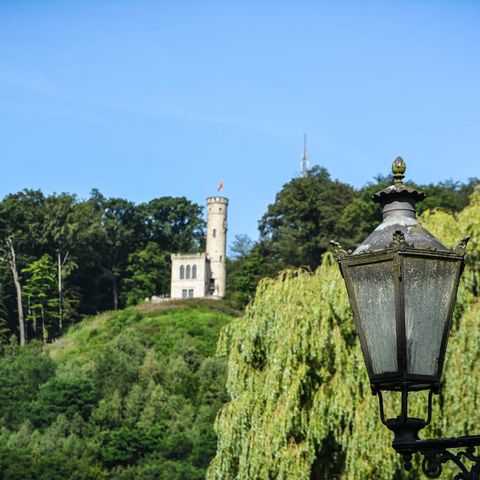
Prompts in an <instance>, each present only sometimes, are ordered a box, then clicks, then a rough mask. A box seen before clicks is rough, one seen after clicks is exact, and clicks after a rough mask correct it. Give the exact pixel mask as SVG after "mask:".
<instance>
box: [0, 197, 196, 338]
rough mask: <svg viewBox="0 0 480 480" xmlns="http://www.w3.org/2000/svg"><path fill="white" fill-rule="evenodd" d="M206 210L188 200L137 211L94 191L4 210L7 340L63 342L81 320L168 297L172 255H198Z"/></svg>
mask: <svg viewBox="0 0 480 480" xmlns="http://www.w3.org/2000/svg"><path fill="white" fill-rule="evenodd" d="M201 214H202V208H201V207H200V206H198V205H196V204H194V203H192V202H190V201H189V200H187V199H186V198H183V197H182V198H172V197H162V198H157V199H153V200H151V201H149V202H147V203H142V204H139V205H135V204H134V203H132V202H129V201H128V200H125V199H122V198H105V197H104V196H103V195H101V194H100V192H98V191H97V190H93V191H92V193H91V196H90V198H88V199H87V200H79V199H77V198H76V196H75V195H70V194H67V193H62V194H60V195H49V196H45V195H44V194H43V193H42V192H40V191H36V190H24V191H22V192H19V193H15V194H11V195H7V196H6V197H5V198H4V199H3V200H2V201H1V202H0V334H3V338H4V339H5V338H6V337H8V336H9V334H10V333H11V332H15V333H16V334H17V335H18V336H19V338H20V343H22V344H23V343H25V341H26V340H28V339H32V338H40V339H43V340H44V341H47V340H48V339H52V338H55V337H56V336H58V335H59V334H60V333H61V332H62V330H63V328H64V327H65V326H66V325H68V324H69V323H72V322H74V321H76V320H78V319H79V318H80V317H81V315H85V314H94V313H97V312H101V311H104V310H107V309H117V308H119V307H122V306H124V305H125V304H135V303H137V302H138V301H139V300H142V299H143V298H145V297H146V296H151V295H154V294H155V295H161V294H166V293H169V288H170V253H171V252H177V251H185V252H188V251H192V252H195V251H198V250H199V249H201V248H202V246H203V245H202V244H203V240H204V221H203V219H202V216H201Z"/></svg>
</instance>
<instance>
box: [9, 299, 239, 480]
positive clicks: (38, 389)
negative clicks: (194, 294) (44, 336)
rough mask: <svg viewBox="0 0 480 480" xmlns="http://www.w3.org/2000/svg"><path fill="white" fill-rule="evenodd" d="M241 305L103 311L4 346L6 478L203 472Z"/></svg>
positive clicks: (161, 479)
mask: <svg viewBox="0 0 480 480" xmlns="http://www.w3.org/2000/svg"><path fill="white" fill-rule="evenodd" d="M234 314H235V312H234V311H232V310H231V309H229V308H228V307H226V306H224V305H223V304H222V303H221V302H215V301H206V300H204V301H195V300H193V301H186V302H180V303H174V302H170V303H168V304H161V305H145V306H143V307H137V308H130V309H126V310H123V311H118V312H115V313H113V312H112V313H109V314H102V315H99V316H97V317H93V318H91V319H88V320H85V321H83V322H81V323H80V324H78V325H76V326H75V327H71V328H70V329H69V331H68V332H67V334H65V335H64V336H62V337H61V338H60V339H59V340H58V341H57V342H55V343H52V344H50V345H48V347H47V348H46V349H45V348H42V346H41V344H40V343H36V342H30V343H29V344H27V345H25V346H24V347H19V346H17V343H16V342H15V341H13V343H11V344H7V345H5V346H4V347H3V351H2V355H1V356H0V478H2V480H59V479H69V480H90V479H91V480H98V479H105V480H107V479H112V480H113V479H115V480H143V479H145V480H150V479H151V480H175V479H177V480H186V479H190V480H195V479H197V480H200V479H203V478H204V477H205V470H206V467H207V465H208V463H209V461H210V460H211V458H212V457H213V455H214V453H215V447H216V436H215V433H214V431H213V421H214V418H215V415H216V413H217V411H218V409H219V407H220V405H221V404H222V403H223V402H225V400H226V398H227V397H226V391H225V386H224V385H225V366H224V361H223V360H221V359H218V358H215V357H214V352H215V345H216V341H217V338H218V332H219V330H220V328H221V327H223V326H224V325H226V324H227V323H228V322H229V321H230V319H231V318H232V316H233V315H234Z"/></svg>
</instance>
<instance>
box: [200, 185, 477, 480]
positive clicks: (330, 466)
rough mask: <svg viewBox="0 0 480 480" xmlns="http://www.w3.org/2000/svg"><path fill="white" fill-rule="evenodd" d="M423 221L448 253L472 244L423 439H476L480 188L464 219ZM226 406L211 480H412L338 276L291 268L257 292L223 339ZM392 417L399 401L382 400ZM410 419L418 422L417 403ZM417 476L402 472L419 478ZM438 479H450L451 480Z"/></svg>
mask: <svg viewBox="0 0 480 480" xmlns="http://www.w3.org/2000/svg"><path fill="white" fill-rule="evenodd" d="M423 217H424V218H423V220H424V223H425V224H426V226H427V228H429V229H430V230H431V231H432V233H434V234H435V235H437V236H438V237H439V238H442V239H444V241H445V243H446V244H447V245H449V246H452V245H453V244H454V243H456V241H458V240H459V239H460V238H462V237H463V236H465V235H470V236H471V237H472V240H471V241H470V244H469V248H468V254H469V260H468V264H467V267H466V269H465V272H464V275H463V277H462V281H461V286H460V289H459V293H458V300H457V308H456V312H455V319H454V324H453V328H452V333H451V339H450V342H449V350H448V356H447V360H446V365H445V372H444V388H443V390H442V394H441V396H440V399H439V400H437V401H436V402H435V410H436V412H435V419H436V421H435V422H434V426H433V427H430V431H429V432H426V433H425V434H426V435H428V434H434V435H438V434H440V433H442V434H443V435H465V434H467V433H476V429H478V421H479V420H480V377H479V375H478V369H477V365H478V359H479V358H480V322H479V319H480V298H479V286H480V243H479V242H480V190H478V189H477V190H476V191H475V192H474V193H473V194H472V196H471V203H470V205H469V206H467V207H466V208H465V209H463V210H462V211H461V212H460V213H458V214H454V213H446V212H444V211H442V210H437V211H427V212H425V213H424V216H423ZM219 352H220V353H221V354H223V355H228V380H227V387H228V391H229V393H230V396H231V401H230V402H229V403H227V404H226V405H225V406H224V407H223V408H222V410H221V413H220V414H219V416H218V417H217V420H216V430H217V433H218V435H219V444H218V449H217V454H216V456H215V458H214V460H213V461H212V463H211V465H210V468H209V471H208V475H207V478H208V479H209V480H233V479H236V480H240V479H251V478H255V479H256V480H269V479H271V480H274V479H275V480H282V479H285V480H287V479H288V480H317V479H318V480H319V479H324V478H342V479H348V480H356V479H359V480H360V479H362V480H364V479H375V480H381V479H385V480H386V479H391V478H395V479H401V478H407V475H406V473H405V472H404V471H403V467H402V465H401V462H400V458H399V456H398V455H396V454H395V453H394V451H393V449H392V448H391V447H390V443H391V432H390V431H389V430H387V429H386V428H385V427H383V426H382V425H381V423H380V420H379V416H378V403H377V399H376V398H375V397H373V396H372V395H371V394H370V391H369V382H368V378H367V375H366V371H365V367H364V364H363V359H362V355H361V352H360V347H359V342H358V340H357V339H356V335H355V333H354V326H353V321H352V318H351V313H350V309H349V306H348V301H347V297H346V292H345V288H344V284H343V281H342V279H341V276H340V274H339V270H338V266H337V265H336V264H335V262H334V261H333V260H332V257H331V255H329V254H327V255H324V257H323V261H322V264H321V265H320V267H319V268H318V269H317V271H316V272H315V273H311V272H309V271H306V270H286V271H284V272H283V273H281V274H280V276H279V277H278V278H276V279H264V280H262V281H261V282H260V284H259V288H258V290H257V294H256V297H255V300H254V302H253V303H252V304H251V305H249V307H248V308H247V310H246V313H245V316H244V318H241V319H235V320H234V321H233V322H231V323H230V324H229V325H228V326H227V327H226V328H225V329H224V330H223V332H222V337H221V341H220V344H219ZM386 400H387V405H386V406H387V415H388V416H396V415H397V414H398V412H399V409H398V395H393V394H392V395H390V396H388V397H387V399H386ZM412 409H413V411H412V412H411V413H412V414H413V416H415V415H417V416H424V415H425V410H426V398H425V394H424V393H418V394H417V395H416V396H415V399H414V402H413V405H412ZM418 471H419V470H418V469H414V471H413V472H412V473H410V474H408V478H418V477H416V475H417V473H416V472H418ZM445 478H449V477H448V475H446V477H445Z"/></svg>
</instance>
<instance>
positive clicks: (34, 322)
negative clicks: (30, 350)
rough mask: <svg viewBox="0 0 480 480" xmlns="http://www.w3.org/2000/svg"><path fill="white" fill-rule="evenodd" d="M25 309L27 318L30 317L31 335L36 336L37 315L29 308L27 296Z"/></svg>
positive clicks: (28, 297) (28, 296)
mask: <svg viewBox="0 0 480 480" xmlns="http://www.w3.org/2000/svg"><path fill="white" fill-rule="evenodd" d="M27 309H28V317H32V325H33V333H34V334H35V335H37V315H36V314H35V312H34V311H33V310H32V308H31V304H30V295H27ZM28 317H27V318H28Z"/></svg>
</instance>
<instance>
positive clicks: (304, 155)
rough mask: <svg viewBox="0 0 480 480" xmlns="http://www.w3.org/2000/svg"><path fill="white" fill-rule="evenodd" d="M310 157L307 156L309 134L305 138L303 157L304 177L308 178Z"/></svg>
mask: <svg viewBox="0 0 480 480" xmlns="http://www.w3.org/2000/svg"><path fill="white" fill-rule="evenodd" d="M308 166H309V163H308V155H307V134H304V136H303V157H302V177H306V176H307V170H308Z"/></svg>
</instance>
